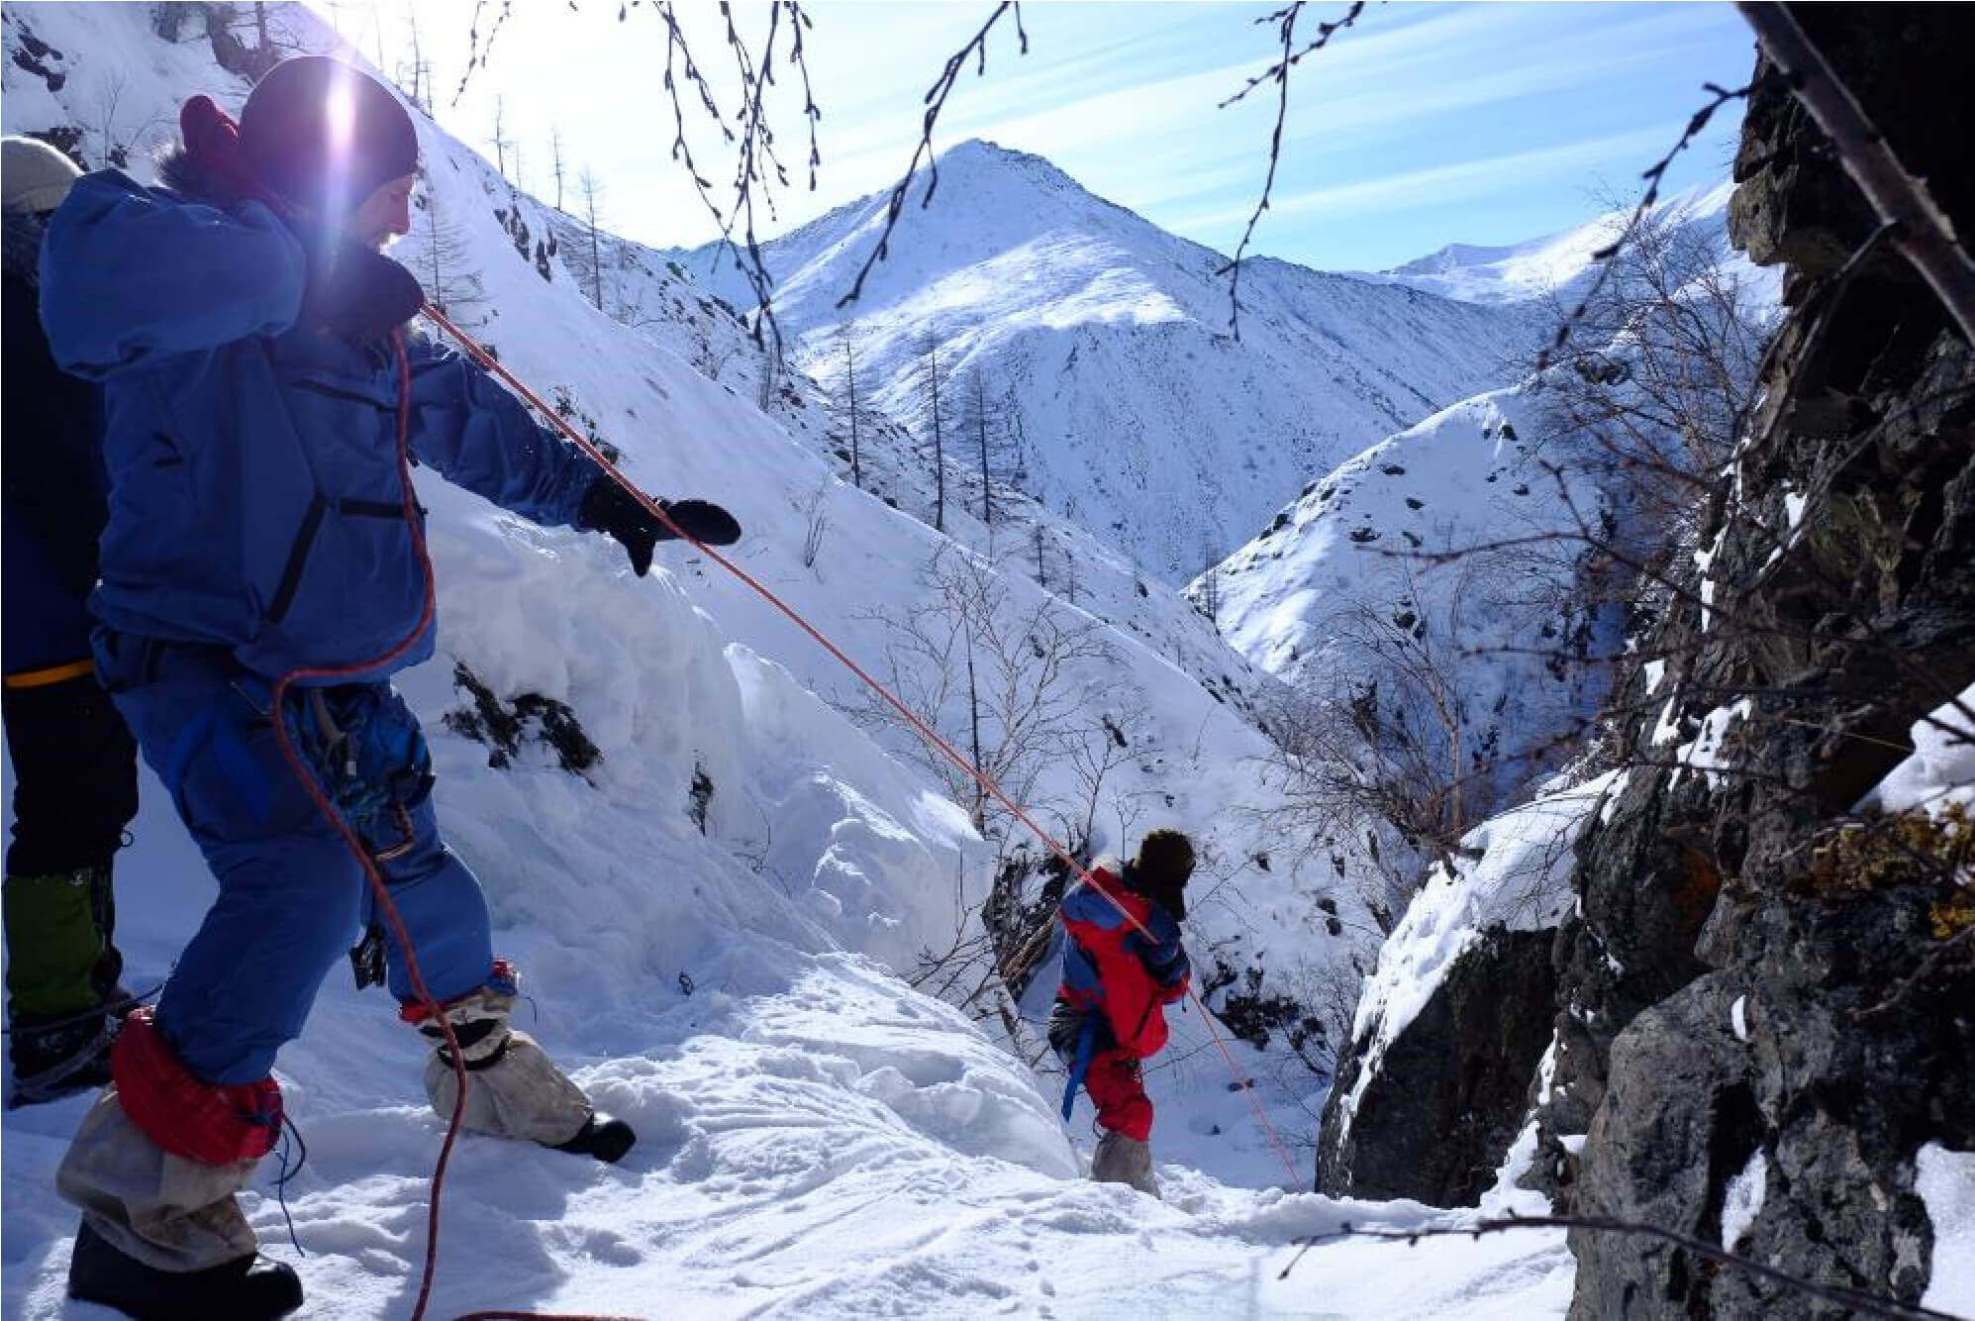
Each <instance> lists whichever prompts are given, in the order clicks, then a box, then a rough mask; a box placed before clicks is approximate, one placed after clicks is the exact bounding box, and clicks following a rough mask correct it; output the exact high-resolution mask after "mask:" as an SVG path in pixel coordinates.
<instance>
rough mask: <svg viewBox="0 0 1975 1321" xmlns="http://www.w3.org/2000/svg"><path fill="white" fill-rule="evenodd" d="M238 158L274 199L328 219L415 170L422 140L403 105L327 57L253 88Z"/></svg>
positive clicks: (288, 65)
mask: <svg viewBox="0 0 1975 1321" xmlns="http://www.w3.org/2000/svg"><path fill="white" fill-rule="evenodd" d="M240 151H241V155H242V156H243V157H244V158H245V161H246V165H247V167H248V169H250V170H251V171H252V172H253V174H254V176H255V178H257V179H258V180H259V181H260V182H261V184H262V185H264V186H265V187H266V188H267V189H268V190H269V191H271V192H273V193H275V194H277V195H278V196H280V197H281V198H282V199H283V200H285V201H288V202H291V203H294V204H295V205H297V206H303V207H307V208H309V209H310V210H312V211H314V212H315V213H316V214H318V215H320V216H325V217H329V216H341V215H345V214H347V213H349V212H350V211H353V210H355V209H356V208H357V207H359V206H361V205H363V202H364V200H365V199H366V198H368V197H369V196H370V195H371V194H372V193H374V192H376V191H377V190H378V189H379V188H381V187H383V186H384V185H385V184H387V183H389V182H391V180H393V179H401V178H403V177H404V176H405V175H407V174H411V173H413V172H414V171H416V170H417V169H418V133H417V131H416V130H414V129H413V128H412V122H411V116H410V115H408V114H406V113H405V108H404V107H403V106H402V105H399V104H398V98H397V97H395V96H393V95H392V94H391V93H390V92H389V91H387V90H386V89H385V87H384V86H383V84H381V83H379V82H378V81H377V80H376V79H374V78H372V77H370V76H369V75H367V74H365V73H363V72H362V71H360V70H358V69H354V68H351V67H350V66H349V65H347V64H343V63H340V62H338V61H336V60H332V59H330V58H329V57H328V56H326V55H301V56H297V57H296V58H294V59H292V60H283V61H282V62H281V63H279V64H277V65H275V66H274V67H273V68H272V69H270V70H268V72H267V75H266V76H265V77H263V78H262V79H261V80H260V82H258V83H256V84H255V85H254V90H253V91H252V92H251V93H249V94H248V97H247V104H246V107H245V108H244V109H242V110H241V112H240Z"/></svg>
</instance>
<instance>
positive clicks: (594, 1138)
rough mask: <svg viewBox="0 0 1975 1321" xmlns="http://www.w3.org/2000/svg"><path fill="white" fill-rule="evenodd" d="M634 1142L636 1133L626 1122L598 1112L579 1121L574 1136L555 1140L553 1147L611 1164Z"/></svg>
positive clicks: (622, 1157)
mask: <svg viewBox="0 0 1975 1321" xmlns="http://www.w3.org/2000/svg"><path fill="white" fill-rule="evenodd" d="M637 1141H638V1135H637V1134H636V1133H634V1132H632V1131H631V1126H630V1125H629V1124H627V1123H625V1122H624V1121H623V1120H621V1119H614V1118H612V1117H611V1116H609V1115H607V1114H604V1113H603V1112H602V1111H598V1112H596V1113H594V1114H592V1115H591V1116H590V1117H589V1118H588V1119H587V1120H585V1121H584V1122H583V1127H582V1128H581V1129H580V1130H578V1131H577V1134H576V1136H575V1137H573V1138H571V1139H569V1141H567V1142H558V1143H556V1144H555V1149H556V1150H557V1151H566V1152H569V1153H570V1154H571V1155H575V1156H594V1157H596V1158H597V1159H598V1160H600V1161H602V1162H604V1163H605V1164H606V1165H615V1164H616V1163H617V1162H618V1161H620V1160H623V1159H624V1153H625V1152H627V1151H629V1150H631V1148H632V1146H634V1145H635V1144H636V1143H637Z"/></svg>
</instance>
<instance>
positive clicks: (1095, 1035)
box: [1050, 863, 1192, 1118]
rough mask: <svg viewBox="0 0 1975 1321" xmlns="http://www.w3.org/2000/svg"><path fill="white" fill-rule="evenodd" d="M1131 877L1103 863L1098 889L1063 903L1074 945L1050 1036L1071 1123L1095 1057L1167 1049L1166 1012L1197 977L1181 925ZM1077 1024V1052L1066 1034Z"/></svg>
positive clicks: (1066, 954)
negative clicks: (1062, 1061)
mask: <svg viewBox="0 0 1975 1321" xmlns="http://www.w3.org/2000/svg"><path fill="white" fill-rule="evenodd" d="M1124 872H1125V869H1124V868H1121V867H1117V866H1115V865H1107V864H1105V863H1100V864H1099V865H1098V866H1097V867H1095V868H1093V869H1092V871H1091V880H1092V881H1094V882H1095V885H1093V884H1091V883H1089V882H1086V883H1085V884H1082V885H1079V886H1077V887H1076V888H1075V889H1074V890H1072V891H1070V893H1069V894H1068V895H1066V896H1065V897H1064V899H1063V907H1062V910H1061V916H1062V919H1063V930H1064V933H1065V934H1066V935H1067V936H1068V939H1067V940H1066V941H1065V942H1064V947H1063V982H1062V985H1061V986H1060V987H1059V988H1058V989H1057V992H1056V1011H1055V1013H1054V1014H1053V1015H1052V1019H1053V1020H1054V1021H1053V1022H1052V1024H1051V1033H1050V1035H1051V1038H1052V1040H1060V1041H1061V1044H1062V1047H1065V1048H1067V1049H1066V1054H1068V1055H1069V1060H1068V1062H1069V1064H1070V1082H1069V1087H1068V1089H1067V1090H1066V1091H1065V1093H1064V1110H1065V1117H1066V1118H1067V1116H1068V1111H1069V1108H1070V1102H1071V1101H1072V1100H1073V1099H1074V1098H1075V1096H1076V1091H1077V1088H1078V1087H1080V1086H1081V1085H1082V1084H1083V1077H1084V1074H1085V1073H1086V1072H1088V1070H1089V1068H1090V1061H1091V1060H1092V1059H1093V1058H1094V1057H1095V1056H1096V1055H1098V1054H1099V1053H1101V1052H1104V1051H1109V1050H1120V1051H1123V1052H1125V1053H1127V1054H1129V1055H1131V1056H1132V1057H1133V1058H1135V1059H1141V1060H1142V1059H1149V1058H1150V1057H1152V1056H1153V1055H1156V1054H1158V1053H1159V1051H1160V1050H1162V1049H1164V1047H1165V1045H1166V1016H1165V1013H1164V1012H1163V1010H1164V1007H1165V1006H1166V1005H1169V1004H1172V1003H1173V1002H1174V1001H1175V1000H1178V999H1179V998H1180V997H1181V996H1183V995H1185V994H1186V989H1187V983H1188V979H1189V978H1190V976H1191V975H1192V967H1191V965H1190V964H1189V963H1188V961H1187V957H1186V948H1185V946H1183V945H1181V944H1180V928H1179V923H1178V922H1176V921H1174V920H1173V916H1172V914H1170V913H1168V912H1167V911H1166V910H1165V908H1164V907H1162V906H1161V905H1159V904H1157V903H1154V902H1153V901H1152V900H1150V899H1148V898H1146V897H1145V896H1144V895H1142V894H1139V893H1138V892H1136V891H1135V890H1132V889H1130V888H1129V881H1128V879H1127V878H1126V876H1125V875H1122V874H1121V873H1124ZM1107 896H1108V897H1107ZM1114 900H1115V902H1114ZM1072 1025H1074V1031H1075V1037H1074V1045H1072V1044H1071V1040H1070V1039H1068V1033H1067V1032H1066V1031H1065V1030H1064V1029H1065V1028H1068V1027H1070V1026H1072Z"/></svg>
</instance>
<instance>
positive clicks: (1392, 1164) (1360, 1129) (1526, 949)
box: [1317, 927, 1556, 1206]
mask: <svg viewBox="0 0 1975 1321" xmlns="http://www.w3.org/2000/svg"><path fill="white" fill-rule="evenodd" d="M1553 939H1554V935H1553V933H1552V932H1550V931H1509V930H1505V929H1502V928H1499V927H1498V928H1495V929H1493V930H1490V931H1487V932H1484V933H1482V935H1481V936H1480V938H1479V939H1478V940H1476V941H1475V943H1474V944H1472V945H1470V946H1469V947H1468V948H1467V949H1466V950H1465V951H1463V952H1462V953H1461V954H1460V955H1459V956H1458V957H1456V958H1455V960H1454V962H1453V965H1452V966H1451V967H1450V968H1449V970H1448V972H1447V974H1446V976H1445V978H1444V979H1443V980H1442V981H1441V983H1440V985H1439V986H1438V987H1437V988H1436V989H1435V991H1434V993H1433V995H1432V997H1431V998H1430V999H1429V1000H1428V1001H1427V1003H1426V1005H1425V1006H1424V1007H1423V1008H1422V1009H1421V1010H1420V1011H1419V1013H1418V1014H1417V1015H1416V1016H1415V1017H1414V1018H1413V1020H1412V1021H1411V1023H1410V1024H1408V1025H1407V1027H1406V1028H1405V1030H1404V1031H1403V1032H1401V1033H1399V1034H1398V1036H1397V1037H1396V1038H1395V1039H1394V1040H1393V1041H1392V1043H1391V1045H1390V1046H1389V1047H1388V1048H1387V1049H1386V1050H1385V1051H1384V1052H1383V1054H1382V1055H1381V1056H1380V1057H1379V1058H1378V1059H1377V1060H1376V1061H1374V1060H1372V1059H1371V1058H1370V1057H1369V1055H1368V1052H1367V1051H1366V1049H1365V1048H1366V1047H1367V1046H1368V1045H1369V1038H1365V1039H1362V1040H1360V1041H1359V1042H1358V1043H1357V1045H1358V1049H1357V1050H1356V1051H1355V1052H1354V1053H1353V1054H1352V1056H1351V1057H1350V1059H1348V1060H1347V1061H1346V1062H1345V1063H1344V1064H1343V1066H1342V1067H1341V1068H1340V1069H1339V1070H1338V1075H1337V1080H1336V1082H1335V1083H1334V1084H1333V1086H1332V1088H1331V1093H1330V1100H1329V1101H1328V1103H1326V1105H1325V1107H1324V1118H1323V1130H1322V1137H1321V1140H1320V1143H1319V1147H1318V1152H1317V1191H1319V1192H1323V1193H1328V1194H1330V1195H1332V1196H1334V1197H1359V1198H1365V1199H1369V1200H1384V1199H1387V1198H1394V1197H1410V1198H1413V1199H1414V1200H1416V1201H1421V1202H1426V1203H1429V1204H1431V1205H1434V1206H1472V1205H1474V1204H1476V1203H1478V1202H1479V1201H1480V1200H1481V1195H1482V1193H1484V1192H1486V1191H1487V1190H1488V1189H1489V1187H1491V1186H1492V1185H1493V1184H1494V1182H1495V1169H1496V1167H1497V1166H1498V1165H1499V1164H1501V1160H1502V1154H1503V1153H1504V1152H1505V1151H1507V1150H1508V1147H1509V1144H1510V1143H1511V1142H1512V1141H1514V1139H1515V1136H1516V1131H1517V1129H1518V1127H1519V1126H1520V1124H1521V1121H1522V1115H1523V1110H1524V1105H1523V1093H1524V1090H1525V1089H1526V1087H1527V1086H1528V1082H1529V1075H1530V1072H1531V1071H1532V1070H1533V1069H1534V1068H1535V1067H1536V1061H1537V1059H1538V1058H1539V1057H1540V1056H1541V1055H1542V1053H1543V1047H1544V1045H1545V1044H1546V1043H1547V1042H1548V1041H1549V1039H1550V1020H1551V1016H1552V1014H1553V1013H1554V1010H1555V1004H1556V982H1555V979H1554V977H1553V976H1552V975H1551V968H1550V945H1551V942H1552V940H1553ZM1367 1070H1369V1071H1370V1076H1369V1077H1366V1076H1365V1075H1366V1071H1367ZM1361 1082H1362V1083H1363V1086H1362V1087H1361V1086H1360V1083H1361ZM1347 1109H1348V1111H1349V1113H1348V1114H1347V1113H1346V1111H1347Z"/></svg>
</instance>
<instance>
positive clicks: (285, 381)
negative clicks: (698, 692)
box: [41, 159, 598, 682]
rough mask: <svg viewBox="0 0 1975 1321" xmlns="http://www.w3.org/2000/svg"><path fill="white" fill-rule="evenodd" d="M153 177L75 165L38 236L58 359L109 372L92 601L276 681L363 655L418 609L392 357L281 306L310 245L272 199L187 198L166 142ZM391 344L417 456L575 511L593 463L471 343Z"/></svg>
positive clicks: (401, 663)
mask: <svg viewBox="0 0 1975 1321" xmlns="http://www.w3.org/2000/svg"><path fill="white" fill-rule="evenodd" d="M174 164H175V165H176V169H174ZM166 178H167V180H168V181H171V182H173V183H175V184H176V185H177V187H176V188H160V189H150V188H145V187H143V186H142V185H140V184H138V183H137V182H136V181H135V180H133V179H131V178H130V177H129V176H128V175H126V174H124V173H122V172H121V171H118V170H105V171H101V172H98V173H95V174H90V175H85V176H84V177H83V178H82V179H81V180H79V181H78V182H77V183H76V185H75V187H74V188H73V189H72V190H71V192H70V194H69V196H68V199H67V200H66V201H65V202H64V203H63V204H62V206H61V208H60V209H59V210H57V211H56V212H55V214H54V216H53V217H52V218H51V220H50V222H49V226H48V232H47V237H46V241H45V243H44V244H43V249H42V262H41V286H42V297H41V316H42V321H43V324H44V326H45V327H46V329H47V332H48V340H49V345H50V348H51V350H52V351H53V354H54V357H55V360H56V362H57V363H59V364H60V365H61V366H62V367H63V368H64V369H65V370H67V371H69V372H72V373H74V374H75V375H77V376H80V377H83V378H84V379H87V380H93V381H100V382H101V383H102V384H103V387H104V398H105V408H106V413H107V422H106V428H105V434H104V440H103V454H104V460H105V464H106V466H107V468H108V472H109V478H110V484H111V491H110V508H109V521H108V525H107V527H106V528H105V530H104V533H103V539H102V546H101V572H102V582H101V584H100V585H99V586H98V587H97V589H96V592H95V594H94V596H93V598H92V601H91V606H92V609H93V610H94V612H95V614H96V616H97V617H98V618H99V619H100V620H101V621H102V622H103V623H105V624H106V625H108V626H109V627H110V628H111V629H112V630H116V631H120V632H128V633H135V634H140V635H143V636H146V637H151V638H158V639H163V640H166V641H177V642H188V643H197V644H204V645H209V646H210V645H218V646H221V647H224V648H226V649H228V650H230V651H231V652H232V654H233V656H234V657H235V659H236V660H237V661H238V662H239V663H240V664H241V665H243V666H244V667H246V668H247V669H248V670H250V671H253V672H255V673H257V674H260V675H263V676H266V677H270V678H273V677H277V676H279V675H281V674H283V673H285V672H286V671H288V670H290V669H293V668H296V667H299V666H305V665H306V666H350V665H356V664H360V663H363V662H366V661H368V660H370V659H372V658H374V657H376V656H378V655H381V654H382V653H384V652H386V651H388V650H389V649H390V648H391V647H393V646H394V645H396V644H397V643H398V642H400V641H401V640H402V639H403V638H404V637H405V636H406V635H407V634H409V633H410V632H411V631H412V629H413V627H414V626H415V625H416V623H417V621H418V618H419V615H420V613H421V611H422V609H423V605H424V570H423V568H422V567H421V565H420V564H419V563H418V562H417V556H416V553H415V551H414V547H413V543H412V536H411V529H410V528H408V527H406V526H405V519H404V491H403V487H402V485H401V482H400V478H399V466H398V457H397V446H398V434H397V433H398V411H399V384H400V383H399V373H398V370H397V364H396V360H395V355H394V354H393V352H392V349H391V346H390V345H389V344H388V343H376V344H354V343H351V342H348V341H346V340H344V339H342V338H339V337H337V336H335V335H333V334H330V333H328V332H327V331H324V330H322V329H320V328H317V327H313V326H309V325H304V324H299V323H298V317H299V315H300V309H301V305H302V293H303V288H304V285H305V283H306V279H307V269H308V267H307V261H306V258H305V254H304V249H303V244H302V241H301V239H300V238H299V237H298V236H297V234H296V233H294V232H292V231H291V230H290V229H289V227H288V226H287V224H286V223H285V222H284V221H283V220H282V219H280V218H279V217H277V216H276V215H275V213H274V212H273V211H271V210H270V209H268V208H267V207H266V206H264V205H262V204H261V203H260V202H258V201H254V200H239V199H232V198H228V197H225V196H223V195H214V193H216V192H217V191H218V190H212V189H207V190H206V195H204V196H199V195H196V194H198V193H200V191H201V185H202V181H200V180H198V179H196V178H192V177H190V176H189V174H188V172H187V171H186V170H185V168H184V164H183V160H182V159H181V160H180V161H178V162H176V163H171V162H168V163H167V167H166ZM407 351H408V357H409V373H410V405H409V410H408V417H407V423H408V426H407V439H408V445H409V449H410V452H411V455H412V457H413V459H414V460H415V461H416V462H420V463H424V464H427V465H429V466H431V467H432V468H435V469H437V470H438V471H439V473H440V474H441V475H442V476H444V477H446V478H447V479H448V480H449V481H452V482H453V483H455V484H456V485H459V486H463V487H465V488H467V489H468V490H471V491H474V492H476V493H478V494H479V495H482V496H485V497H486V498H487V499H489V500H492V501H493V502H495V503H496V504H499V505H501V506H502V507H504V508H506V509H509V510H512V511H513V512H515V513H517V514H520V515H522V516H523V517H525V518H528V519H531V520H533V521H534V522H536V523H539V524H542V525H544V526H565V525H567V526H575V525H577V524H578V510H579V508H580V505H581V501H582V497H583V493H584V491H585V489H586V488H587V487H588V486H589V484H590V482H591V481H592V480H594V479H595V478H596V476H597V475H598V470H597V469H596V467H595V465H593V464H592V463H591V462H590V461H589V460H588V458H586V457H585V456H583V455H582V454H581V453H580V452H579V451H577V450H575V449H574V448H573V447H571V446H569V445H567V444H565V443H564V442H563V441H561V440H560V439H559V438H557V437H556V436H554V435H553V434H552V433H550V432H548V431H546V430H544V429H543V428H541V427H539V426H538V425H536V423H535V422H534V420H533V419H532V418H531V417H530V415H529V414H528V412H527V410H526V408H525V407H524V406H523V405H522V404H521V403H520V402H519V401H518V400H516V399H514V398H513V397H512V396H510V395H509V394H508V393H507V392H506V391H504V390H502V389H501V388H500V387H499V386H497V385H496V384H495V383H494V382H493V380H492V379H491V378H490V377H488V376H487V375H486V374H485V373H483V372H482V371H481V370H480V369H479V368H477V367H475V366H474V365H473V364H472V363H470V362H469V361H468V360H466V359H465V358H463V357H461V356H459V355H458V354H456V353H453V352H451V351H449V350H447V349H444V348H441V347H439V346H437V345H435V344H432V343H430V342H428V341H425V340H423V339H417V338H410V339H409V340H408V343H407ZM432 650H433V637H432V630H430V629H428V630H427V631H426V633H425V635H424V637H423V638H421V639H420V640H419V642H418V643H417V645H415V646H413V647H412V648H410V649H409V650H408V651H407V652H406V653H405V654H403V655H401V656H399V657H398V658H397V659H396V660H395V661H394V662H393V663H391V664H390V665H389V666H385V667H379V668H378V669H374V670H371V671H368V672H366V673H364V674H362V675H358V674H355V673H352V674H348V675H343V676H339V677H338V679H336V680H335V681H336V682H344V681H348V680H349V679H352V678H357V677H368V678H378V677H382V675H383V674H384V673H387V672H389V671H390V670H395V669H401V668H404V667H406V666H409V665H414V664H417V663H418V662H419V661H422V660H424V659H426V658H427V657H429V656H430V655H431V654H432Z"/></svg>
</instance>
